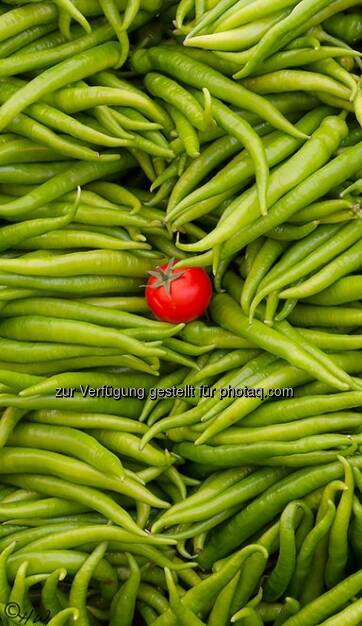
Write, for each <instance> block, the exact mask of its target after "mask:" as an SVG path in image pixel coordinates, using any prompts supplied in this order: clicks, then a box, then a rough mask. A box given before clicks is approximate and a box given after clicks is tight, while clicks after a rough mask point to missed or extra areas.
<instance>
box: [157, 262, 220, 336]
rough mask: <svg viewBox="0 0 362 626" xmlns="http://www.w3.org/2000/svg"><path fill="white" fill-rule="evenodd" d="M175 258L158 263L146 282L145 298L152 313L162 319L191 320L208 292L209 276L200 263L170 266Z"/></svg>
mask: <svg viewBox="0 0 362 626" xmlns="http://www.w3.org/2000/svg"><path fill="white" fill-rule="evenodd" d="M174 263H175V261H174V259H172V260H171V261H170V262H169V263H168V264H165V265H161V267H159V268H157V269H156V270H155V271H153V272H149V273H150V274H151V276H150V278H149V279H148V282H147V285H146V300H147V304H148V306H149V307H150V309H151V311H152V313H153V314H154V315H155V316H156V317H157V318H158V319H159V320H163V321H164V322H172V323H174V324H179V323H180V322H191V321H192V320H195V319H196V318H197V317H200V315H202V314H203V313H204V312H205V311H206V309H207V307H208V306H209V303H210V300H211V296H212V286H211V280H210V278H209V276H208V274H207V273H206V272H205V270H204V269H202V268H201V267H183V268H182V269H181V268H180V269H177V268H173V265H174Z"/></svg>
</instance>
